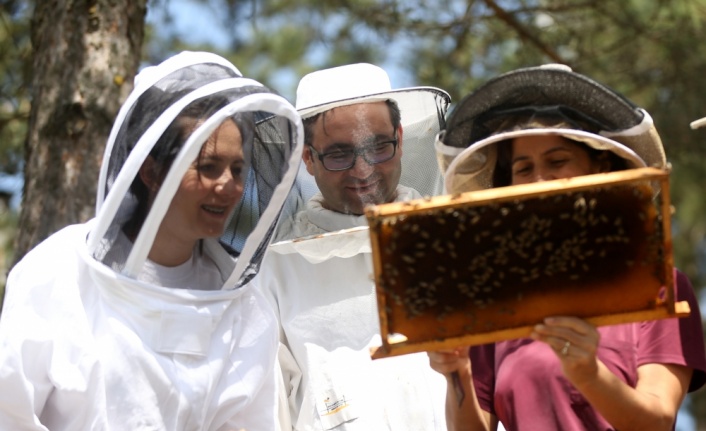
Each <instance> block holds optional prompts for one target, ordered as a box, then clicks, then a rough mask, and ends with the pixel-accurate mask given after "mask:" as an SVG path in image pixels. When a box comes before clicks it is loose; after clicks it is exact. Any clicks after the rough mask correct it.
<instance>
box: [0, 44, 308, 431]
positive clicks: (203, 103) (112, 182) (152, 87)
mask: <svg viewBox="0 0 706 431" xmlns="http://www.w3.org/2000/svg"><path fill="white" fill-rule="evenodd" d="M302 144H303V127H302V124H301V120H300V118H299V116H298V115H297V113H296V111H295V110H294V107H293V106H292V105H291V104H289V102H287V101H286V100H285V99H283V98H282V97H280V96H278V95H275V94H274V93H272V92H271V91H270V90H269V89H268V88H266V87H264V86H263V85H262V84H260V83H258V82H256V81H253V80H251V79H247V78H244V77H242V76H241V75H240V72H239V71H238V69H237V68H235V66H233V65H232V64H230V63H229V62H228V61H226V60H225V59H223V58H221V57H219V56H216V55H213V54H208V53H194V52H185V53H181V54H179V55H177V56H174V57H172V58H170V59H168V60H166V61H164V62H163V63H161V64H159V65H157V66H153V67H148V68H146V69H144V70H143V71H142V72H140V74H139V75H138V77H137V79H136V84H135V88H134V90H133V92H132V93H131V94H130V95H129V96H128V98H127V100H126V102H125V104H124V105H123V107H122V108H121V110H120V112H119V113H118V116H117V119H116V120H115V124H114V126H113V129H112V132H111V135H110V137H109V140H108V143H107V146H106V150H105V153H104V159H103V163H102V165H101V174H100V177H99V181H98V196H97V211H96V217H95V219H93V220H91V221H90V222H88V223H86V224H82V225H75V226H70V227H67V228H65V229H63V230H61V231H59V232H57V233H55V234H54V235H52V236H51V237H50V238H48V239H47V240H46V241H44V242H43V243H41V244H40V245H38V246H37V247H36V248H35V249H34V250H32V252H30V253H28V254H27V255H26V256H25V257H24V258H23V260H22V261H21V262H20V263H18V264H17V265H16V266H15V267H14V269H13V270H12V272H11V273H10V276H9V277H8V283H7V296H6V300H5V304H4V308H3V312H2V320H1V321H0V376H2V377H0V429H51V430H77V429H116V428H120V429H167V430H187V429H188V430H191V429H201V430H233V429H247V430H250V431H257V430H263V431H265V430H266V431H271V430H273V429H275V427H276V425H275V417H274V411H275V401H276V397H275V387H276V386H275V385H276V374H275V370H276V368H275V358H276V352H277V327H276V319H275V316H274V313H273V312H272V310H271V308H270V307H269V305H268V304H267V303H266V300H265V298H264V297H263V296H262V294H261V293H260V292H259V291H258V290H256V289H253V288H252V286H251V284H250V280H251V279H252V278H253V277H254V276H255V275H256V274H257V273H258V270H259V266H260V262H261V260H262V258H263V256H264V250H265V248H266V247H267V245H268V244H269V241H270V237H271V235H272V232H273V230H274V226H275V224H276V223H277V217H278V214H279V213H280V212H281V209H282V206H283V203H284V201H285V199H286V196H287V193H288V192H289V190H290V188H291V186H292V184H293V182H294V179H295V176H296V173H297V168H298V166H299V163H300V160H301V151H302ZM246 352H247V353H246ZM36 400H41V402H39V403H37V402H36Z"/></svg>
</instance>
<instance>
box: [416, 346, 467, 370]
mask: <svg viewBox="0 0 706 431" xmlns="http://www.w3.org/2000/svg"><path fill="white" fill-rule="evenodd" d="M427 355H428V356H429V365H430V366H431V368H432V369H433V370H434V371H436V372H439V373H441V374H443V375H444V376H446V377H450V376H451V373H454V372H457V373H459V374H465V375H470V374H471V360H470V358H469V357H468V347H457V348H455V349H447V350H437V351H433V352H427Z"/></svg>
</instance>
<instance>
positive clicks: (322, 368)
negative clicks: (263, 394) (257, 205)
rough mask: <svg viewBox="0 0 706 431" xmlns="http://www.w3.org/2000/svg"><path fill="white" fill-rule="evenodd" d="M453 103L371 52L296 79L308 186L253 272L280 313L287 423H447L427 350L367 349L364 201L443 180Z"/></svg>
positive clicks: (373, 333) (338, 426)
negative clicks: (440, 139) (397, 81)
mask: <svg viewBox="0 0 706 431" xmlns="http://www.w3.org/2000/svg"><path fill="white" fill-rule="evenodd" d="M448 104H449V97H448V94H446V93H445V92H444V91H442V90H439V89H437V88H432V87H411V88H400V89H392V87H391V84H390V80H389V78H388V75H387V73H386V72H385V71H384V70H383V69H381V68H379V67H377V66H374V65H372V64H352V65H346V66H341V67H335V68H331V69H325V70H320V71H317V72H313V73H311V74H309V75H306V76H305V77H304V78H303V79H302V80H301V81H300V83H299V86H298V89H297V101H296V106H297V110H298V111H299V113H300V114H301V116H302V118H303V122H304V128H305V147H304V154H303V156H302V157H303V160H304V165H303V169H305V170H306V172H302V174H301V176H300V177H299V179H298V183H297V188H296V189H295V192H302V193H299V194H298V195H297V196H299V197H303V198H309V195H307V194H306V191H307V186H310V189H309V190H313V192H310V198H309V199H308V200H306V202H305V206H304V208H302V209H300V210H299V211H293V210H291V208H290V209H289V210H288V211H289V213H291V214H293V216H292V217H291V218H285V217H283V218H282V220H281V225H280V230H279V232H278V234H279V235H280V238H284V239H285V240H284V241H280V242H278V243H276V244H273V245H272V246H271V248H270V253H269V254H268V255H267V258H266V259H265V262H264V263H263V271H262V274H261V275H262V276H263V277H258V280H256V283H257V284H261V285H262V287H263V290H264V291H266V292H268V293H269V296H270V298H271V299H272V302H273V304H274V307H275V309H276V310H277V313H278V316H279V319H280V325H281V341H282V344H283V348H282V352H281V355H280V362H281V364H282V370H283V375H284V379H283V383H284V387H285V390H284V391H283V395H284V396H285V397H286V399H283V404H284V405H286V406H288V407H289V411H290V415H291V425H292V427H293V429H296V430H321V429H333V430H366V431H367V430H376V431H377V430H405V431H407V430H445V429H446V428H445V422H444V410H443V397H444V394H445V384H444V382H443V379H439V378H438V377H439V376H438V375H435V373H434V372H433V371H432V370H431V369H430V367H429V364H428V360H427V358H426V355H424V354H414V355H407V356H401V357H396V358H387V359H379V360H374V361H373V360H371V357H370V348H371V347H375V346H379V345H380V343H381V340H380V330H379V319H378V312H377V303H376V298H375V285H374V283H373V281H372V280H371V274H372V257H371V250H370V241H369V234H368V232H367V230H366V229H367V220H366V218H365V215H363V212H364V209H365V207H366V206H367V205H376V204H384V203H389V202H395V201H405V200H411V199H415V198H421V197H422V196H423V195H433V194H436V193H438V192H439V191H440V190H441V187H440V185H441V182H440V175H439V171H438V168H437V166H436V157H435V152H434V147H433V141H434V136H435V134H436V133H437V132H438V131H439V129H440V128H441V127H442V126H443V124H444V115H445V113H446V109H447V108H448ZM314 183H315V184H314ZM294 194H296V193H294ZM293 201H295V202H296V199H293ZM290 203H292V201H290ZM294 206H296V205H294ZM287 425H288V424H283V426H285V427H286V426H287Z"/></svg>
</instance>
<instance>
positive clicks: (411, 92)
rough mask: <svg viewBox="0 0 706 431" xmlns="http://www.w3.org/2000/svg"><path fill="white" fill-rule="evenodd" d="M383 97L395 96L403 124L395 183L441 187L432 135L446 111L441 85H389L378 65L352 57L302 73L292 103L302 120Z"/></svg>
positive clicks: (429, 191) (422, 189)
mask: <svg viewBox="0 0 706 431" xmlns="http://www.w3.org/2000/svg"><path fill="white" fill-rule="evenodd" d="M386 100H393V101H394V102H396V104H397V106H398V107H399V110H400V115H401V118H400V122H401V125H402V128H403V130H404V138H403V141H404V151H403V154H402V176H401V178H400V184H401V185H404V186H407V187H411V188H413V189H415V190H417V191H418V192H419V193H421V194H422V195H429V196H432V195H437V194H440V193H442V192H443V181H442V178H441V173H440V172H439V167H438V164H437V163H436V153H435V150H434V139H435V137H436V135H437V134H438V133H439V131H440V130H442V129H443V128H444V127H445V124H446V123H445V117H446V112H447V110H448V108H449V105H450V103H451V98H450V96H449V94H448V93H447V92H446V91H444V90H441V89H439V88H435V87H427V86H418V87H404V88H394V89H393V88H392V84H391V81H390V77H389V76H388V74H387V72H385V70H384V69H382V68H381V67H378V66H375V65H373V64H369V63H356V64H348V65H343V66H338V67H332V68H329V69H323V70H318V71H315V72H312V73H309V74H307V75H305V76H304V77H303V78H302V79H301V80H300V82H299V85H298V87H297V98H296V102H295V106H296V109H297V112H299V115H301V117H302V119H304V120H306V119H308V118H311V117H313V116H315V115H318V114H321V113H323V112H326V111H329V110H331V109H334V108H338V107H341V106H347V105H354V104H358V103H373V102H381V101H386Z"/></svg>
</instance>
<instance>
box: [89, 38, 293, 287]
mask: <svg viewBox="0 0 706 431" xmlns="http://www.w3.org/2000/svg"><path fill="white" fill-rule="evenodd" d="M226 121H233V122H234V123H235V125H236V126H237V128H238V129H239V131H240V135H241V137H242V153H243V156H244V169H243V170H242V172H241V173H240V175H241V178H240V180H241V182H242V184H243V194H242V197H241V198H240V201H239V203H238V204H237V205H236V207H235V209H234V210H233V212H232V214H231V215H230V216H229V218H228V222H227V223H226V227H225V231H224V233H223V234H222V236H221V237H220V238H205V239H202V240H201V241H200V242H199V245H198V250H197V252H198V253H206V254H208V255H209V257H210V258H211V259H212V260H213V261H214V262H215V263H216V265H217V266H218V268H219V271H220V273H221V276H222V279H223V283H224V285H223V287H224V288H234V287H238V286H240V285H242V284H244V283H245V282H247V281H248V280H249V279H250V278H251V277H252V276H253V275H254V274H255V273H256V272H257V270H258V268H259V264H260V261H261V260H262V257H263V253H264V250H265V248H266V246H267V244H268V243H269V241H270V237H271V235H272V232H273V230H274V226H275V224H276V220H277V216H278V214H279V212H280V211H281V208H282V205H283V202H284V200H285V198H286V195H287V193H288V191H289V189H290V188H291V185H292V183H293V181H294V178H295V175H296V170H297V166H298V164H299V160H300V157H301V146H302V137H301V121H300V119H299V117H298V115H297V113H296V111H295V110H294V108H293V107H292V106H291V104H289V102H287V101H286V100H285V99H283V98H282V97H280V96H278V95H276V94H274V93H273V92H272V91H271V90H269V89H268V88H266V87H264V86H263V85H261V84H260V83H258V82H256V81H254V80H251V79H247V78H244V77H242V76H241V75H240V72H239V71H238V70H237V69H236V68H235V67H234V66H232V65H231V64H230V63H228V62H227V61H226V60H224V59H222V58H221V57H218V56H216V55H213V54H207V53H194V52H185V53H182V54H179V55H177V56H175V57H172V58H170V59H169V60H167V61H165V62H163V63H161V64H160V65H158V66H153V67H149V68H147V69H145V70H143V71H142V72H140V74H139V75H138V77H137V79H136V85H135V89H134V90H133V92H132V93H131V94H130V96H129V97H128V99H127V101H126V102H125V104H124V105H123V108H122V109H121V111H120V113H119V114H118V118H117V120H116V122H115V125H114V127H113V131H112V132H111V135H110V138H109V142H108V145H107V146H106V151H105V155H104V160H103V165H102V168H101V175H100V179H99V184H98V196H97V217H96V221H95V225H94V227H93V229H92V231H91V234H90V236H89V250H90V251H91V252H92V254H93V256H94V258H95V259H97V260H99V261H101V262H103V263H104V264H106V265H108V266H110V267H111V268H112V269H114V270H115V271H117V272H121V273H123V274H124V275H127V276H129V277H135V276H136V274H138V273H139V272H140V270H141V268H142V266H143V264H144V262H145V261H146V259H147V256H148V254H149V252H150V249H151V247H152V245H153V241H154V238H155V235H156V232H157V230H158V229H159V227H160V223H161V222H162V220H163V218H164V216H165V214H166V213H167V211H168V210H169V208H170V206H173V205H175V204H178V203H179V202H172V198H173V197H174V195H175V193H176V192H177V190H178V188H179V185H180V182H181V180H182V178H183V177H184V174H185V172H186V171H187V169H189V167H190V166H191V165H192V164H195V163H196V164H198V163H200V161H199V158H200V157H201V148H202V146H203V144H204V143H205V142H206V141H207V140H208V139H210V137H211V136H212V135H214V134H216V133H218V130H219V126H221V125H222V124H224V123H225V122H226ZM148 160H149V161H151V162H152V163H151V164H150V166H156V168H154V172H153V173H152V174H153V175H154V176H155V177H156V178H158V179H159V183H160V186H159V189H158V191H157V192H156V195H155V194H154V193H150V191H149V190H147V189H146V186H145V184H144V181H142V179H141V178H142V176H143V175H145V173H144V169H143V170H142V171H141V168H142V167H143V164H144V163H145V162H146V161H148ZM125 238H128V239H129V241H125Z"/></svg>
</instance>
